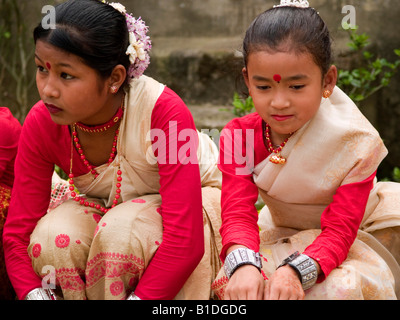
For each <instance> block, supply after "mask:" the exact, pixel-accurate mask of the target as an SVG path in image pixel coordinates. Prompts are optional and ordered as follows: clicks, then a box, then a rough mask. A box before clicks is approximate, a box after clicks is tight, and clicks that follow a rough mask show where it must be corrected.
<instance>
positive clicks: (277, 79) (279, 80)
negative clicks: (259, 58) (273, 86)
mask: <svg viewBox="0 0 400 320" xmlns="http://www.w3.org/2000/svg"><path fill="white" fill-rule="evenodd" d="M274 80H275V81H276V82H278V83H279V82H281V80H282V77H281V75H279V74H276V75H274Z"/></svg>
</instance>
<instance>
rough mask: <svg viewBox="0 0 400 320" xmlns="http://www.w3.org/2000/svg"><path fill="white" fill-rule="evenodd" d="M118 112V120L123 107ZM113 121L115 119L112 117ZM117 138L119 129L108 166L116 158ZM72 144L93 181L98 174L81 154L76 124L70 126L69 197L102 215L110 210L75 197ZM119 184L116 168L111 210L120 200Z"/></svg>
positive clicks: (119, 176)
mask: <svg viewBox="0 0 400 320" xmlns="http://www.w3.org/2000/svg"><path fill="white" fill-rule="evenodd" d="M120 110H122V114H121V116H119V117H118V120H120V119H122V118H123V113H124V108H123V106H122V107H121V108H120ZM114 119H115V117H114ZM117 122H118V121H117ZM118 136H119V129H117V131H116V132H115V137H114V141H113V146H112V149H111V153H110V158H109V160H108V166H110V164H111V163H112V162H113V161H114V159H115V157H116V152H117V142H118ZM74 143H75V146H76V148H77V150H78V152H79V155H80V156H81V159H82V161H83V163H84V164H85V165H86V166H87V167H88V169H89V170H90V173H91V174H93V175H94V179H96V178H97V177H98V176H99V174H98V173H97V171H96V170H95V168H94V166H93V165H91V164H90V163H89V161H88V160H87V159H86V156H85V155H84V153H83V150H82V146H81V144H80V143H79V138H78V133H77V131H76V124H74V125H72V136H71V162H70V171H69V184H70V186H69V190H70V191H71V197H72V198H73V199H74V200H75V201H76V202H78V203H79V204H81V205H82V206H85V207H91V208H96V209H97V210H100V211H101V212H103V213H107V212H108V211H109V210H110V209H109V208H106V207H104V206H101V205H100V204H97V203H95V202H89V201H88V199H87V198H85V197H82V196H78V195H77V191H76V187H75V184H74V174H73V173H72V167H73V155H74ZM121 182H122V171H121V169H120V168H119V167H118V171H117V184H116V187H117V189H116V194H115V197H114V200H113V204H112V206H111V209H112V208H114V207H115V206H116V205H117V204H118V202H119V199H120V198H121Z"/></svg>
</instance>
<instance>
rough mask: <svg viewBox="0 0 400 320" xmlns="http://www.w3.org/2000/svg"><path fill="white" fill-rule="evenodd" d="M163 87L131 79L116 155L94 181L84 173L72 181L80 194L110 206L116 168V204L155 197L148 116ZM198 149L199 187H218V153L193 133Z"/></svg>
mask: <svg viewBox="0 0 400 320" xmlns="http://www.w3.org/2000/svg"><path fill="white" fill-rule="evenodd" d="M164 88H165V86H164V85H162V84H160V83H159V82H157V81H156V80H154V79H152V78H149V77H146V76H142V77H140V78H139V79H137V80H134V81H133V82H132V83H131V85H130V88H129V92H128V93H127V94H126V97H125V115H124V118H123V120H122V123H121V127H120V134H119V137H118V144H117V156H116V159H115V160H114V162H113V163H112V164H111V165H110V166H107V165H103V166H100V167H98V168H96V170H97V172H98V173H99V174H100V175H99V176H98V177H97V179H96V180H93V175H92V174H91V173H88V174H86V175H83V176H81V177H77V178H75V179H74V181H75V186H76V187H77V189H78V190H79V191H80V193H81V194H85V195H86V196H88V197H91V198H98V199H103V200H104V203H105V205H106V206H107V207H111V205H112V201H113V200H114V198H115V193H116V183H117V181H116V178H117V171H118V168H120V170H121V171H122V178H123V181H122V187H121V198H120V201H121V202H124V201H127V200H130V199H134V198H137V197H140V196H143V195H146V194H158V193H159V189H160V181H159V180H160V176H159V172H158V165H157V159H156V157H155V155H154V152H153V149H152V141H151V139H150V130H151V115H152V111H153V109H154V106H155V104H156V102H157V100H158V98H159V97H160V95H161V94H162V92H163V90H164ZM197 134H198V136H199V147H198V150H197V157H198V160H199V166H200V176H201V181H202V186H203V187H206V186H211V187H218V188H220V187H221V173H220V171H219V170H218V168H217V161H218V150H217V147H216V145H215V144H214V143H213V142H212V140H211V139H210V138H209V137H208V136H207V135H205V134H203V133H200V132H197Z"/></svg>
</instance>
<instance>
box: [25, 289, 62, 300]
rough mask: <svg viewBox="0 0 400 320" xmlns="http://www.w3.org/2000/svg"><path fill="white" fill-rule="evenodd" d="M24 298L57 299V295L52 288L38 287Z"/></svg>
mask: <svg viewBox="0 0 400 320" xmlns="http://www.w3.org/2000/svg"><path fill="white" fill-rule="evenodd" d="M24 300H57V297H56V295H55V294H54V292H53V291H52V290H51V289H43V288H36V289H33V290H32V291H31V292H29V293H28V294H27V295H26V297H25V299H24Z"/></svg>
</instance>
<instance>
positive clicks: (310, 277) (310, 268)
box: [276, 251, 318, 291]
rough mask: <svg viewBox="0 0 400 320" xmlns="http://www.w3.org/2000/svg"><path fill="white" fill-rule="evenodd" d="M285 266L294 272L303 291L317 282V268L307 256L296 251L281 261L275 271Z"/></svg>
mask: <svg viewBox="0 0 400 320" xmlns="http://www.w3.org/2000/svg"><path fill="white" fill-rule="evenodd" d="M285 265H289V266H291V267H292V268H293V269H294V270H295V271H296V273H297V275H298V276H299V278H300V282H301V284H302V286H303V290H304V291H305V290H308V289H310V288H311V287H312V286H313V285H315V283H316V282H317V278H318V271H317V266H316V265H315V263H314V261H313V260H312V259H311V258H310V257H309V256H307V255H305V254H300V253H299V252H298V251H296V252H295V253H293V254H292V255H290V256H289V257H287V258H286V259H285V260H283V261H282V263H281V264H280V265H279V266H278V268H276V269H279V268H280V267H283V266H285Z"/></svg>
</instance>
